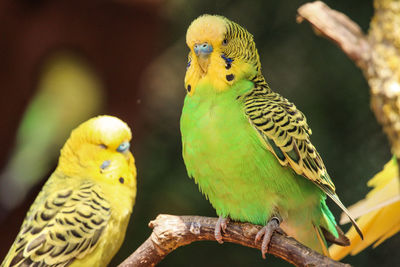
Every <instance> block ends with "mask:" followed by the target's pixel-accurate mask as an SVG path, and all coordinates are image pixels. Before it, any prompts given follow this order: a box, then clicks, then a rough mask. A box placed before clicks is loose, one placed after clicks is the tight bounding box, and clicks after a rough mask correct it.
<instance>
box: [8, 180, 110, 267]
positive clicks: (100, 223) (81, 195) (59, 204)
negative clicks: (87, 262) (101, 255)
mask: <svg viewBox="0 0 400 267" xmlns="http://www.w3.org/2000/svg"><path fill="white" fill-rule="evenodd" d="M36 201H40V202H41V203H39V204H38V205H35V204H36V203H35V204H34V205H33V208H34V209H33V210H30V211H29V213H28V215H27V217H26V219H25V221H24V223H23V225H22V227H21V230H20V232H19V234H18V236H17V238H16V240H15V243H14V245H13V248H14V249H13V250H12V251H10V253H9V255H7V257H11V258H12V259H11V261H10V265H9V266H68V265H69V264H71V263H72V262H73V261H74V260H75V259H81V258H83V257H85V256H86V255H87V254H89V253H90V252H92V251H93V250H94V249H95V247H96V245H97V244H98V241H99V238H100V236H101V234H102V232H103V230H104V228H105V226H106V225H107V222H108V220H109V218H110V214H111V210H110V205H109V203H108V202H107V201H106V200H105V199H104V198H103V196H102V194H101V192H100V190H98V188H97V187H96V186H95V185H94V184H93V183H91V182H83V183H82V184H81V185H80V186H79V187H78V188H76V189H74V188H67V189H62V190H59V191H56V192H53V193H51V194H50V195H49V196H48V197H46V198H41V199H40V198H39V197H38V199H37V200H36ZM6 261H7V260H6Z"/></svg>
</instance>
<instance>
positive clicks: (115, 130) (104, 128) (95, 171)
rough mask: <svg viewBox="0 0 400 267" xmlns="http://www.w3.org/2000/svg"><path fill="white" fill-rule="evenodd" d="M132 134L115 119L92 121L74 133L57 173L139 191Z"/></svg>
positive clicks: (99, 118)
mask: <svg viewBox="0 0 400 267" xmlns="http://www.w3.org/2000/svg"><path fill="white" fill-rule="evenodd" d="M131 138H132V134H131V130H130V129H129V127H128V125H127V124H126V123H124V122H123V121H121V120H120V119H118V118H116V117H112V116H98V117H95V118H92V119H90V120H88V121H86V122H84V123H82V124H81V125H79V126H78V127H77V128H76V129H75V130H73V131H72V133H71V136H70V137H69V139H68V140H67V142H66V143H65V145H64V147H63V148H62V150H61V155H60V159H59V164H58V167H57V169H58V170H60V171H61V172H62V173H63V174H65V175H67V176H87V177H83V178H88V179H97V180H101V181H102V182H105V183H109V184H117V183H120V184H124V185H126V186H128V187H136V167H135V160H134V158H133V155H132V153H131V152H130V150H129V148H130V143H129V142H130V140H131Z"/></svg>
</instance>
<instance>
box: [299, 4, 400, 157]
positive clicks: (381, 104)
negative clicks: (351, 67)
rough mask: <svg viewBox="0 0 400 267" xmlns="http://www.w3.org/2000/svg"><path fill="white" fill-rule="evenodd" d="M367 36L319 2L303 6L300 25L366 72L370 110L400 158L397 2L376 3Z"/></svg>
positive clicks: (399, 13) (398, 11) (399, 42)
mask: <svg viewBox="0 0 400 267" xmlns="http://www.w3.org/2000/svg"><path fill="white" fill-rule="evenodd" d="M374 7H375V15H374V17H373V19H372V20H371V25H370V30H369V34H368V36H365V35H364V34H363V33H362V31H361V29H360V27H359V26H358V25H357V24H356V23H355V22H353V21H352V20H351V19H350V18H348V17H347V16H346V15H344V14H342V13H340V12H338V11H335V10H332V9H330V8H329V7H328V6H327V5H326V4H324V3H322V2H320V1H316V2H313V3H307V4H305V5H303V6H301V7H300V8H299V9H298V10H297V11H298V18H297V21H298V22H302V21H303V20H306V21H308V22H309V23H310V24H311V25H312V27H313V28H314V29H316V30H317V32H318V33H319V34H321V35H322V36H324V37H326V38H328V39H329V40H331V41H333V42H334V43H336V44H337V45H338V46H339V47H340V48H341V49H342V50H343V52H344V53H346V55H348V56H349V58H350V59H352V60H353V61H354V62H355V63H356V65H357V66H358V67H360V68H361V70H362V71H363V73H364V76H365V78H366V79H367V81H368V84H369V86H370V88H371V107H372V110H373V111H374V113H375V116H376V119H377V121H378V122H379V123H380V124H381V125H382V126H383V130H384V131H385V133H386V134H387V136H388V139H389V141H390V143H391V145H392V152H393V153H394V154H395V155H396V157H397V159H398V161H399V159H400V34H399V32H398V31H399V30H398V29H400V9H399V8H398V1H397V0H375V1H374Z"/></svg>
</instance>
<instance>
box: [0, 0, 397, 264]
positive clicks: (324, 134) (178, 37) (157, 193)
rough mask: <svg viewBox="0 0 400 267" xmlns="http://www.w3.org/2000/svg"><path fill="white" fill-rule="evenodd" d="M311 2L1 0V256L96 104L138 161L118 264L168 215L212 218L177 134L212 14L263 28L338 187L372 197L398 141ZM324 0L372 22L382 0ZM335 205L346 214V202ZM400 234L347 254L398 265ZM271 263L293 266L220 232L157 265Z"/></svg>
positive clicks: (269, 57) (272, 79)
mask: <svg viewBox="0 0 400 267" xmlns="http://www.w3.org/2000/svg"><path fill="white" fill-rule="evenodd" d="M305 2H307V1H297V0H296V1H293V0H280V1H278V0H273V1H272V0H271V1H263V0H258V1H235V0H225V1H214V0H196V1H183V0H170V1H168V0H164V1H163V0H149V1H145V0H137V1H135V0H114V1H111V0H109V1H106V0H104V1H89V0H86V1H83V0H81V1H76V0H74V1H72V0H68V1H67V0H64V1H61V0H59V1H48V0H42V1H30V0H24V1H23V0H2V1H1V2H0V62H1V64H0V84H1V89H0V90H1V97H0V112H1V114H2V116H0V125H1V126H2V127H1V131H0V152H1V153H0V168H1V170H2V171H1V173H2V174H1V176H0V186H1V188H0V193H1V194H2V195H0V199H1V200H2V201H1V202H0V236H1V241H2V242H1V244H0V259H2V258H3V257H4V256H5V254H6V253H7V251H8V248H9V247H10V245H11V243H12V242H13V240H14V238H15V236H16V234H17V232H18V229H19V227H20V224H21V222H22V220H23V218H24V216H25V213H26V211H27V209H28V208H29V206H30V204H31V203H32V201H33V200H34V198H35V196H36V194H37V193H38V191H39V190H40V188H41V186H42V185H43V183H44V181H45V179H46V178H47V177H48V175H49V174H50V173H51V172H52V171H53V170H54V168H55V166H56V160H57V156H58V151H59V149H60V148H61V146H62V145H63V143H64V141H65V139H66V138H67V136H68V134H69V132H70V131H71V130H72V129H73V128H74V127H75V126H77V125H78V124H79V123H81V122H82V121H84V120H86V119H87V118H89V117H91V116H93V115H96V114H110V115H115V116H118V117H120V118H121V119H123V120H124V121H126V122H127V123H128V124H129V125H130V126H131V127H132V129H133V135H134V138H133V144H132V147H133V153H134V155H135V158H136V164H137V168H138V195H137V200H136V205H135V207H134V211H133V216H132V219H131V222H130V225H129V228H128V231H127V234H126V239H125V243H124V244H123V246H122V248H121V250H120V251H119V253H118V254H117V256H116V257H115V258H114V260H113V261H112V263H111V266H115V265H117V264H118V263H120V262H121V261H122V260H123V259H124V258H126V257H127V256H128V255H129V254H130V253H131V252H132V251H133V250H135V249H136V248H137V247H138V246H139V245H140V244H141V243H142V242H143V241H144V240H145V239H146V238H147V237H148V236H149V234H150V233H151V229H149V228H148V226H147V224H148V222H149V221H150V220H152V219H154V218H155V217H156V216H157V215H158V214H160V213H170V214H178V215H204V216H215V212H214V210H213V209H212V207H211V205H210V204H209V203H208V202H207V201H206V199H205V198H204V197H203V196H202V195H201V193H200V192H199V191H198V189H197V186H196V185H195V184H194V182H193V181H192V180H190V179H189V178H187V174H186V170H185V166H184V164H183V161H182V157H181V142H180V132H179V117H180V112H181V108H182V103H183V98H184V96H185V91H184V88H183V78H184V74H185V67H186V59H187V52H188V48H187V47H186V44H185V34H186V29H187V27H188V26H189V24H190V22H191V21H192V20H193V19H195V18H196V17H197V16H199V15H201V14H203V13H211V14H220V15H224V16H226V17H228V18H230V19H232V20H234V21H235V22H238V23H239V24H241V25H242V26H244V27H245V28H247V29H248V30H249V31H250V32H251V33H253V34H254V36H255V40H256V43H257V47H258V50H259V52H260V56H261V61H262V66H263V72H264V74H265V76H266V78H267V80H268V81H269V84H270V86H271V87H272V89H273V90H275V91H278V92H279V93H281V94H282V95H283V96H285V97H287V98H289V99H290V100H291V101H293V102H294V103H295V104H296V105H297V107H298V108H299V109H301V110H302V111H303V112H304V113H305V114H306V116H307V118H308V121H309V124H310V126H311V128H312V129H313V136H312V141H313V143H314V145H315V146H316V147H317V148H318V150H319V152H320V154H321V156H322V157H323V159H324V161H325V164H326V166H327V168H328V170H329V173H330V175H331V177H333V180H334V182H335V184H336V187H337V192H338V195H339V196H340V197H341V199H342V201H343V202H344V204H345V205H350V204H353V203H355V202H356V201H358V200H359V199H361V198H363V197H364V195H365V194H366V193H367V192H368V190H369V189H368V188H367V187H366V182H367V180H368V179H369V178H371V177H372V176H373V175H374V174H375V173H377V172H378V171H380V170H381V169H382V167H383V164H384V163H386V162H387V161H388V160H389V159H390V157H391V154H390V148H389V146H388V142H387V140H386V137H385V135H384V134H383V133H382V131H381V127H380V126H379V125H378V124H377V122H376V120H375V118H374V116H373V114H372V112H371V110H370V108H369V93H368V91H369V88H368V85H367V83H366V81H365V80H364V78H363V76H362V73H361V72H360V70H359V69H358V68H356V66H355V65H354V64H353V63H352V62H351V61H350V60H349V59H348V58H347V57H346V56H345V55H344V54H343V53H342V52H341V51H340V50H339V49H338V48H337V47H335V46H334V45H333V44H332V43H330V42H329V41H327V40H324V39H322V38H320V37H318V36H316V35H315V34H314V33H313V32H312V30H311V28H310V26H309V25H308V24H307V23H303V24H300V25H299V24H297V23H296V20H295V18H296V9H297V8H298V7H299V6H300V5H301V4H303V3H305ZM325 3H327V4H328V5H329V6H331V7H332V8H334V9H337V10H339V11H341V12H344V13H345V14H347V15H348V16H350V17H351V18H352V19H353V20H355V21H356V22H357V23H358V24H359V25H360V26H361V27H362V29H363V30H364V31H367V29H368V26H369V21H370V19H371V17H372V14H373V8H372V1H365V0H359V1H346V0H336V1H333V0H331V1H325ZM68 88H71V89H68ZM73 88H82V89H79V90H75V91H74V90H73ZM86 90H87V91H86ZM66 92H68V93H66ZM71 92H72V93H71ZM71 99H72V100H71ZM75 100H76V101H75ZM78 100H80V101H78ZM81 107H85V108H83V109H80V108H81ZM52 114H57V116H52ZM46 116H47V117H46ZM41 131H43V132H41ZM39 141H40V142H39ZM35 142H36V143H35ZM33 143H35V144H33ZM49 144H50V145H49ZM43 162H45V163H46V164H41V163H43ZM38 165H40V166H38ZM31 168H32V169H31ZM21 170H24V171H25V172H22V171H21ZM19 176H23V177H19ZM11 199H12V201H11ZM328 204H329V206H330V207H331V209H332V211H333V212H334V214H335V216H336V217H337V218H339V215H340V210H339V209H338V208H336V207H335V206H334V205H333V203H331V202H329V203H328ZM343 228H344V229H347V228H348V226H344V227H343ZM399 246H400V239H399V237H398V236H395V237H393V238H391V239H389V240H387V241H386V242H385V243H383V244H382V245H380V246H379V247H378V248H376V249H371V248H369V249H367V250H366V251H363V252H362V253H360V254H359V255H357V256H354V257H352V256H349V257H347V258H345V259H344V262H348V263H350V264H353V265H355V266H399V265H400V260H399V257H398V256H397V252H398V248H399ZM263 264H265V265H269V266H289V264H287V263H286V262H284V261H282V260H280V259H278V258H275V257H273V256H270V255H269V256H268V257H267V260H262V258H261V254H260V252H259V251H257V250H254V249H249V248H245V247H241V246H238V245H233V244H227V243H224V244H223V245H219V244H217V243H216V242H198V243H194V244H192V245H189V246H187V247H183V248H179V249H178V250H176V251H174V252H173V253H172V254H171V255H169V256H167V257H166V259H165V260H164V261H162V262H161V264H160V266H255V265H263Z"/></svg>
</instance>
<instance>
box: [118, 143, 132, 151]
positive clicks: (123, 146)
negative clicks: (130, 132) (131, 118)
mask: <svg viewBox="0 0 400 267" xmlns="http://www.w3.org/2000/svg"><path fill="white" fill-rule="evenodd" d="M129 147H130V144H129V142H123V143H121V144H120V145H119V147H118V148H117V151H118V152H121V153H123V152H125V151H127V150H128V149H129Z"/></svg>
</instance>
